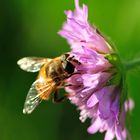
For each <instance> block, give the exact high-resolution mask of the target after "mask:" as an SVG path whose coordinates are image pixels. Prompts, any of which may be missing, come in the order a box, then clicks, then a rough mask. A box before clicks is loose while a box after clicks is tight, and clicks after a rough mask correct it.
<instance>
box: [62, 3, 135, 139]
mask: <svg viewBox="0 0 140 140" xmlns="http://www.w3.org/2000/svg"><path fill="white" fill-rule="evenodd" d="M75 6H76V9H75V11H74V12H72V11H66V12H65V14H66V16H67V21H66V22H65V23H64V25H63V29H62V30H61V31H60V32H59V34H60V35H61V36H62V37H64V38H66V39H67V41H68V43H69V44H70V46H71V52H70V55H71V56H73V57H74V58H75V59H77V60H78V61H79V62H80V65H78V64H75V68H76V71H77V72H78V74H75V75H73V76H71V77H70V78H69V79H68V80H67V81H66V82H67V83H68V84H69V85H71V86H68V87H66V91H67V92H68V93H72V94H73V96H72V97H69V99H70V101H71V102H72V103H73V104H75V105H76V106H77V107H78V109H79V110H80V120H81V121H82V122H84V121H85V120H86V119H87V118H90V119H91V126H90V127H89V128H88V129H87V131H88V132H89V133H91V134H94V133H96V132H97V131H99V132H106V134H105V140H112V139H114V137H116V138H117V140H125V139H126V136H127V131H126V128H125V115H126V112H127V111H128V110H129V109H131V108H132V106H133V102H132V100H128V101H126V88H125V84H124V83H125V76H124V73H123V67H122V64H121V62H120V59H119V57H118V55H117V54H116V53H115V51H114V50H113V48H112V47H111V45H110V44H109V43H108V42H107V41H106V39H105V38H104V37H103V36H102V35H101V34H100V33H99V31H98V30H97V29H96V28H95V27H92V26H91V25H90V24H89V23H88V8H87V6H85V5H83V7H82V8H81V7H80V6H79V1H78V0H75Z"/></svg>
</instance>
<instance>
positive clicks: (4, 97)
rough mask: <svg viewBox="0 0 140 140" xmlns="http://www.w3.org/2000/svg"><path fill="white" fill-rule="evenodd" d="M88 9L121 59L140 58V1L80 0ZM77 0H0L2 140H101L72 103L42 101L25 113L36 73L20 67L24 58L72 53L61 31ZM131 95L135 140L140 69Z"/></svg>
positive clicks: (133, 75)
mask: <svg viewBox="0 0 140 140" xmlns="http://www.w3.org/2000/svg"><path fill="white" fill-rule="evenodd" d="M80 3H81V4H82V3H85V4H87V5H88V7H89V21H90V22H91V23H93V24H95V25H96V26H97V27H99V29H100V30H101V31H102V32H103V33H104V34H106V35H107V36H109V37H110V38H111V39H112V40H113V42H114V43H115V44H116V46H117V49H118V51H119V52H120V56H121V57H122V59H123V60H125V61H129V60H131V59H133V58H137V57H140V0H106V1H104V0H80ZM66 9H74V2H73V0H61V1H58V0H52V1H50V0H40V1H38V0H0V62H1V63H0V140H19V139H20V140H65V139H67V140H97V139H98V140H101V139H103V135H101V134H96V135H89V134H87V132H86V128H87V127H88V125H89V124H90V121H89V120H88V121H86V122H85V123H84V124H81V123H80V121H79V118H78V117H79V112H78V111H76V107H75V106H73V105H71V104H70V103H69V102H68V101H66V102H64V103H62V104H57V105H56V104H53V103H52V102H51V101H49V102H43V103H41V105H40V106H39V107H38V108H37V109H36V110H35V111H34V112H33V113H32V114H31V115H23V114H22V108H23V104H24V100H25V97H26V94H27V91H28V89H29V87H30V85H31V84H32V82H33V81H34V80H35V78H36V75H37V74H34V73H26V72H24V71H22V70H20V69H19V68H18V66H17V64H16V62H17V60H18V59H19V58H22V57H24V56H43V57H50V58H51V57H52V58H53V57H56V56H59V55H60V54H62V53H64V52H67V51H69V46H68V44H67V43H66V40H64V39H63V38H61V37H60V36H59V35H58V34H57V32H58V31H59V30H60V29H61V26H62V23H63V22H64V20H65V15H64V12H63V11H64V10H66ZM127 82H128V88H129V95H130V96H131V97H132V98H133V99H134V101H135V109H134V110H133V112H132V113H131V117H130V121H129V127H130V133H131V135H132V139H133V140H139V136H140V133H139V132H140V127H139V125H138V124H140V120H139V118H140V111H139V110H140V90H139V87H140V70H134V71H131V72H129V73H128V75H127Z"/></svg>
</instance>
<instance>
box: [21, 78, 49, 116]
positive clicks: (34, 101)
mask: <svg viewBox="0 0 140 140" xmlns="http://www.w3.org/2000/svg"><path fill="white" fill-rule="evenodd" d="M40 85H41V86H40ZM49 88H51V86H50V85H49V84H46V83H45V82H44V81H43V79H38V80H36V81H35V82H34V83H33V84H32V86H31V88H30V89H29V92H28V94H27V97H26V100H25V103H24V108H23V113H24V114H30V113H32V111H33V110H34V109H35V108H36V107H37V106H38V105H39V104H40V102H41V101H42V99H41V98H40V97H41V95H43V94H47V92H48V91H49ZM38 91H40V92H38Z"/></svg>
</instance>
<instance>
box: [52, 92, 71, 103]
mask: <svg viewBox="0 0 140 140" xmlns="http://www.w3.org/2000/svg"><path fill="white" fill-rule="evenodd" d="M67 98H68V94H64V95H63V96H62V97H58V90H56V91H55V93H54V97H53V102H54V103H61V102H63V101H64V100H66V99H67Z"/></svg>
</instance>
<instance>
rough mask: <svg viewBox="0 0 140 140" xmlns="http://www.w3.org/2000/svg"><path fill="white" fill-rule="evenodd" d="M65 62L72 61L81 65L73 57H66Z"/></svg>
mask: <svg viewBox="0 0 140 140" xmlns="http://www.w3.org/2000/svg"><path fill="white" fill-rule="evenodd" d="M67 60H68V61H73V62H74V63H76V64H78V65H81V63H80V62H79V61H78V60H77V59H75V58H74V56H71V57H68V58H67Z"/></svg>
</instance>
